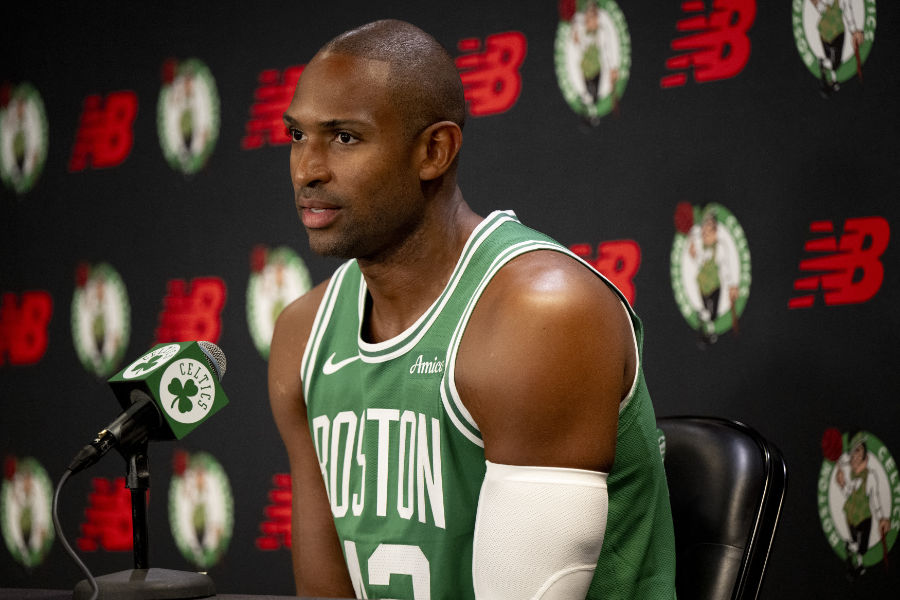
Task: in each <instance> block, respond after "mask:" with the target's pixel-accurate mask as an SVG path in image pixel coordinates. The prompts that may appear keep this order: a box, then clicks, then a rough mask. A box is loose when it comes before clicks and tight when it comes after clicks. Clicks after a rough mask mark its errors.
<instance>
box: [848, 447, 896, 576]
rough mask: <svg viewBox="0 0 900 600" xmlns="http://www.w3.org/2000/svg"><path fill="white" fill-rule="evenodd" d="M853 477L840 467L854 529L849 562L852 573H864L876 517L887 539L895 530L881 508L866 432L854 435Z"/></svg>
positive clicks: (850, 526)
mask: <svg viewBox="0 0 900 600" xmlns="http://www.w3.org/2000/svg"><path fill="white" fill-rule="evenodd" d="M849 463H850V464H849V466H850V470H849V474H850V479H849V481H848V480H847V475H846V474H845V473H844V469H841V468H839V469H837V473H836V475H835V480H836V481H837V484H838V486H839V487H840V488H841V493H842V494H843V495H844V498H846V500H845V502H844V516H845V517H846V518H847V528H848V529H849V530H850V540H849V541H848V542H846V550H847V565H848V567H849V569H850V572H851V574H852V575H854V576H855V575H861V574H862V573H863V572H864V571H865V569H864V567H863V556H865V554H866V553H867V552H868V551H869V535H870V534H871V531H872V518H873V517H874V518H875V520H876V522H877V523H878V527H877V531H878V532H879V533H880V534H881V538H882V539H883V538H884V537H885V536H886V535H887V534H888V532H889V531H890V530H891V520H890V519H889V518H887V515H886V513H885V511H884V509H883V508H882V507H881V498H879V495H878V475H877V473H875V472H874V471H871V470H870V469H869V449H868V446H867V445H866V434H865V433H864V432H862V431H859V432H857V433H856V434H854V435H853V437H851V438H850V461H849Z"/></svg>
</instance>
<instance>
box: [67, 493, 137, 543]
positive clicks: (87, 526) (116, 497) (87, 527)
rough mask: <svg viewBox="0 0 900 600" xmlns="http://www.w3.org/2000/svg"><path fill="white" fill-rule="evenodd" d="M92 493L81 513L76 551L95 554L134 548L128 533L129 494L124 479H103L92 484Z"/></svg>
mask: <svg viewBox="0 0 900 600" xmlns="http://www.w3.org/2000/svg"><path fill="white" fill-rule="evenodd" d="M92 484H93V488H94V489H93V491H91V493H90V494H89V495H88V507H87V508H86V509H85V510H84V516H85V522H84V523H83V524H82V525H81V537H80V538H78V542H77V543H78V549H79V550H81V551H82V552H96V551H97V550H98V549H99V548H103V549H104V550H106V551H107V552H127V551H129V550H131V549H132V548H133V546H134V536H133V535H132V530H131V493H130V492H129V491H128V489H127V488H126V487H125V478H124V477H117V478H116V479H115V481H110V480H109V479H106V478H104V477H95V478H94V479H93V480H92Z"/></svg>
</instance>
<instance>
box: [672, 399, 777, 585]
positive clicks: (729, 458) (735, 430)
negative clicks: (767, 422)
mask: <svg viewBox="0 0 900 600" xmlns="http://www.w3.org/2000/svg"><path fill="white" fill-rule="evenodd" d="M657 425H658V426H659V428H660V429H661V430H662V432H663V433H664V434H665V447H664V452H665V455H664V456H665V459H664V463H665V467H666V479H667V480H668V484H669V498H670V500H671V504H672V520H673V522H674V524H675V560H676V580H675V587H676V590H677V593H678V598H679V600H726V599H731V600H751V599H755V598H756V597H757V596H758V594H759V590H760V588H761V587H762V581H763V575H764V573H765V570H766V563H767V561H768V558H769V551H770V549H771V547H772V540H773V539H774V537H775V530H776V528H777V527H778V520H779V517H780V516H781V506H782V502H783V500H784V493H785V487H786V485H787V466H786V465H785V462H784V458H783V457H782V455H781V452H780V451H779V450H778V449H777V448H776V447H775V446H774V445H773V444H772V443H771V442H769V441H768V440H766V439H765V438H763V437H762V436H761V435H760V434H759V433H758V432H756V431H755V430H753V429H752V428H750V427H748V426H746V425H744V424H743V423H738V422H736V421H729V420H726V419H720V418H715V417H664V418H660V419H658V420H657Z"/></svg>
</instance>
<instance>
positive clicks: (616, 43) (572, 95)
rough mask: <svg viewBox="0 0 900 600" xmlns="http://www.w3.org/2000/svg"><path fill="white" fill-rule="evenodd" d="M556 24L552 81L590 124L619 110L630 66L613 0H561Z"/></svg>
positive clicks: (628, 47)
mask: <svg viewBox="0 0 900 600" xmlns="http://www.w3.org/2000/svg"><path fill="white" fill-rule="evenodd" d="M559 16H560V22H559V26H558V27H557V29H556V44H555V45H556V48H555V56H554V58H555V63H556V80H557V82H558V83H559V89H560V90H561V91H562V94H563V97H564V98H565V99H566V102H567V103H568V104H569V106H570V107H571V108H572V110H574V111H575V112H576V113H578V114H579V115H581V116H582V117H584V119H585V120H586V121H587V122H589V123H590V124H591V125H597V124H598V123H599V122H600V118H601V117H603V116H604V115H606V114H607V113H609V112H610V111H615V110H617V109H618V106H619V101H620V100H621V98H622V95H623V94H624V93H625V86H626V85H628V77H629V74H630V71H631V38H630V36H629V35H628V27H627V24H626V23H625V15H623V14H622V11H621V9H619V6H618V5H617V4H616V3H615V2H613V1H612V0H564V1H563V2H560V4H559Z"/></svg>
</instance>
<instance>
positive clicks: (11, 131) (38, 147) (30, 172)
mask: <svg viewBox="0 0 900 600" xmlns="http://www.w3.org/2000/svg"><path fill="white" fill-rule="evenodd" d="M47 139H48V136H47V115H46V113H45V111H44V102H43V101H42V100H41V95H40V94H39V93H38V91H37V89H35V88H34V86H32V85H31V84H29V83H23V84H20V85H16V86H13V85H12V84H9V83H6V84H4V85H3V86H0V178H2V179H3V183H4V184H5V185H6V187H7V188H9V189H11V190H13V191H14V192H16V193H17V194H24V193H25V192H27V191H29V190H30V189H31V188H33V187H34V184H35V183H36V182H37V180H38V177H39V176H40V174H41V171H42V170H43V168H44V162H45V161H46V159H47Z"/></svg>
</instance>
